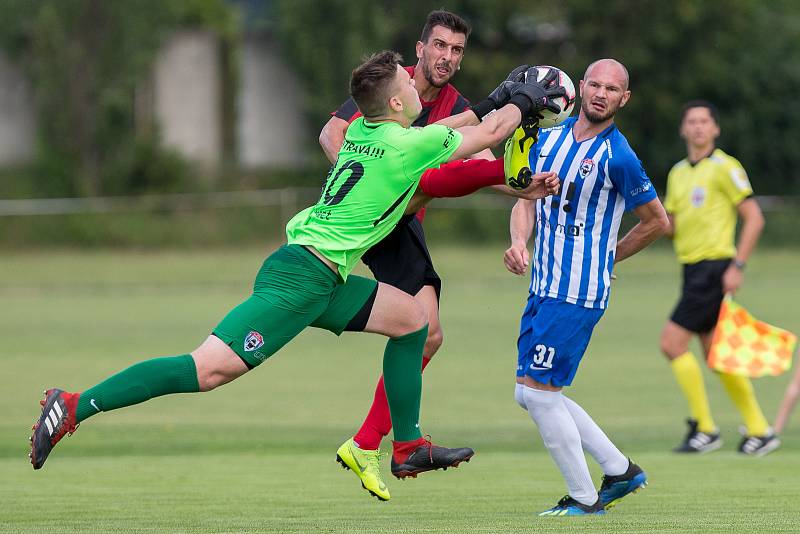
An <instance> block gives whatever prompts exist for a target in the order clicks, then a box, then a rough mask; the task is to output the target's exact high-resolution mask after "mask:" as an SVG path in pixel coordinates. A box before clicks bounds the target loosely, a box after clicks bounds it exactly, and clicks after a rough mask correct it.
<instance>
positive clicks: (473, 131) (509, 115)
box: [449, 104, 522, 161]
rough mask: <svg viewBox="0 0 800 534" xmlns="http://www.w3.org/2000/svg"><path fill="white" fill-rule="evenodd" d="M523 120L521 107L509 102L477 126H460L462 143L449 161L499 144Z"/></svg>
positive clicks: (466, 156)
mask: <svg viewBox="0 0 800 534" xmlns="http://www.w3.org/2000/svg"><path fill="white" fill-rule="evenodd" d="M469 113H470V114H472V112H469ZM473 116H474V115H473ZM521 120H522V113H521V112H520V109H519V108H518V107H517V106H515V105H512V104H509V105H506V106H503V107H502V108H501V109H499V110H497V111H496V112H494V113H492V114H491V115H489V116H488V117H486V118H485V119H484V120H483V122H481V123H480V124H478V125H477V126H466V127H464V128H459V129H458V131H459V132H460V133H461V135H462V138H461V144H460V145H459V146H458V148H457V149H456V150H455V152H453V154H452V155H451V156H450V160H449V161H453V160H457V159H464V158H468V157H469V156H470V155H472V154H475V153H476V152H480V151H481V150H483V149H485V148H490V147H493V146H497V145H499V144H500V143H501V142H503V141H504V140H505V139H506V137H508V136H509V135H511V134H512V133H513V132H514V130H515V129H516V128H517V126H519V123H520V121H521Z"/></svg>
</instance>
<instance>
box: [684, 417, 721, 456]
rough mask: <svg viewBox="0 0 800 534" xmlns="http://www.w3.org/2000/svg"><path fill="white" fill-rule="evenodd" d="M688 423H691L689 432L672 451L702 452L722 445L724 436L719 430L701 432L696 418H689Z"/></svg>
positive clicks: (713, 449)
mask: <svg viewBox="0 0 800 534" xmlns="http://www.w3.org/2000/svg"><path fill="white" fill-rule="evenodd" d="M686 423H687V424H688V425H689V432H687V434H686V437H685V438H684V440H683V443H681V444H680V445H678V446H677V447H675V448H674V449H672V452H681V453H688V454H702V453H705V452H711V451H715V450H717V449H719V448H720V447H722V438H721V437H720V435H719V432H714V433H708V432H700V431H699V430H697V421H696V420H694V419H687V420H686Z"/></svg>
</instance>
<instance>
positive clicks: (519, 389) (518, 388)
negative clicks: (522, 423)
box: [514, 384, 528, 412]
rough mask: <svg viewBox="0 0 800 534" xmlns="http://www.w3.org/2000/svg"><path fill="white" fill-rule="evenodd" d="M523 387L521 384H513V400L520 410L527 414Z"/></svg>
mask: <svg viewBox="0 0 800 534" xmlns="http://www.w3.org/2000/svg"><path fill="white" fill-rule="evenodd" d="M524 387H525V386H523V385H522V384H514V400H515V401H517V404H519V407H520V408H522V409H523V410H525V411H526V412H527V411H528V407H527V406H526V405H525V394H524V391H525V390H524V389H523V388H524Z"/></svg>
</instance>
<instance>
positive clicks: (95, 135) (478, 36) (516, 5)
mask: <svg viewBox="0 0 800 534" xmlns="http://www.w3.org/2000/svg"><path fill="white" fill-rule="evenodd" d="M441 7H443V8H446V9H450V10H452V11H455V12H457V13H459V14H461V15H463V16H464V17H465V18H467V19H468V20H469V21H470V22H471V23H472V25H473V28H474V29H473V33H472V36H471V37H470V39H469V42H468V46H467V52H466V56H465V58H464V62H463V65H462V69H461V71H460V72H459V73H458V74H457V75H456V76H455V78H454V79H453V82H454V83H455V85H456V86H457V87H458V88H459V89H460V90H461V92H462V93H463V94H464V95H465V96H466V97H467V98H469V99H471V100H473V101H475V100H478V99H480V98H481V97H483V96H484V95H486V94H487V93H488V92H489V91H490V90H491V89H493V88H494V87H495V85H496V84H497V83H498V81H499V80H501V79H502V78H503V77H504V76H505V75H506V73H507V72H508V71H509V70H510V69H511V68H512V67H514V66H516V65H517V64H520V63H549V64H555V65H558V66H560V67H562V68H563V69H564V70H565V71H567V72H568V73H569V74H570V75H571V76H572V78H573V79H574V80H575V81H576V82H577V80H579V79H580V77H581V75H582V74H583V71H584V69H585V67H586V65H587V64H588V63H589V62H591V61H592V60H594V59H597V58H600V57H614V58H617V59H619V60H620V61H622V62H623V63H625V64H626V65H627V67H628V69H629V71H630V74H631V88H632V91H633V99H632V100H631V101H630V104H629V105H628V106H627V107H626V109H625V110H624V111H623V112H622V113H621V114H620V115H619V117H618V122H619V125H620V126H621V128H622V130H623V132H625V134H626V135H627V137H628V138H629V140H630V141H631V144H632V145H633V146H634V148H635V149H636V150H637V152H638V154H639V156H640V158H641V159H642V161H643V162H644V165H645V168H646V169H647V171H648V173H649V174H650V176H651V177H652V179H653V181H654V183H655V185H656V186H657V188H658V189H659V190H660V191H662V192H663V188H664V185H665V177H666V173H667V171H668V170H669V168H670V166H671V165H672V164H674V163H675V162H676V161H677V160H679V159H680V158H681V157H683V155H684V148H683V144H682V141H681V140H680V139H679V137H678V135H677V128H678V121H679V111H680V108H681V105H682V103H684V102H685V101H687V100H689V99H693V98H706V99H709V100H711V101H713V102H715V103H716V104H717V105H718V106H719V108H720V111H721V116H722V119H721V122H722V137H721V139H720V142H719V144H720V146H721V147H723V148H724V149H725V150H727V151H728V152H729V153H731V154H733V155H735V156H736V157H737V158H739V159H740V160H741V161H742V163H743V164H744V166H745V168H746V169H748V171H749V173H750V175H751V179H752V181H753V183H754V186H755V189H756V191H757V193H759V194H769V195H796V194H798V193H800V172H798V169H800V151H797V150H796V149H795V146H794V145H795V143H796V140H797V139H798V138H800V100H798V98H797V97H796V94H795V93H796V88H797V87H799V86H800V3H798V2H795V1H791V0H771V1H770V2H761V1H758V0H702V1H701V0H675V1H670V2H662V1H658V0H641V1H634V0H608V1H606V2H603V3H602V4H598V3H597V2H595V1H592V0H566V1H564V0H562V1H551V0H543V1H538V2H518V1H512V0H496V1H492V2H486V1H470V0H461V1H447V2H442V3H431V2H422V1H409V2H403V3H395V2H384V1H379V2H376V1H369V0H351V1H347V2H345V1H343V0H333V1H326V2H316V1H312V0H236V1H233V0H231V1H225V0H136V1H134V0H117V1H114V2H104V1H102V0H0V10H2V12H3V13H14V14H15V15H14V16H12V17H2V18H1V19H0V47H2V50H3V51H4V52H5V53H6V55H8V56H9V57H10V58H11V61H12V62H13V63H14V64H15V65H17V67H18V68H19V69H21V71H22V72H24V75H25V77H26V79H27V80H28V81H29V83H30V90H31V93H32V95H33V106H34V108H35V112H36V115H37V121H36V136H35V141H36V143H35V144H36V146H35V153H34V155H33V157H32V158H29V160H28V161H25V162H24V163H21V164H19V165H15V166H11V168H6V170H5V171H3V172H0V198H20V197H62V196H63V197H73V196H98V195H129V194H141V193H146V192H177V191H208V190H230V189H248V188H262V187H280V186H285V185H308V186H314V187H316V186H318V184H319V183H320V182H321V180H322V177H323V176H324V174H323V173H324V170H325V168H326V166H327V163H326V161H325V160H324V157H323V155H322V152H321V150H320V149H319V146H318V145H317V141H316V137H317V134H318V132H319V129H320V128H321V127H322V125H323V124H324V122H325V121H326V120H327V118H328V113H329V112H330V111H332V110H334V109H336V107H338V105H339V104H340V103H341V102H342V101H343V100H344V99H345V98H346V96H347V87H348V78H349V74H350V71H351V69H352V68H353V67H354V66H355V65H357V64H358V63H359V60H360V59H361V58H362V56H364V55H365V54H367V53H370V52H373V51H377V50H380V49H384V48H392V49H396V50H398V51H400V52H401V53H402V54H403V55H404V56H405V58H406V61H407V63H409V64H412V63H414V62H415V57H414V44H415V42H416V40H417V39H418V38H419V33H420V30H421V27H422V25H423V23H424V20H425V16H426V14H427V13H428V12H429V11H430V10H431V9H436V8H441ZM183 29H201V30H203V31H207V32H209V33H210V34H212V35H214V36H215V39H216V40H215V46H216V47H217V49H218V50H217V52H218V54H217V55H216V56H215V57H216V61H218V62H219V66H218V67H219V73H220V75H219V77H220V80H219V84H220V90H219V95H218V97H217V100H218V101H217V105H218V106H219V110H218V111H219V115H220V117H221V118H220V123H221V124H220V126H219V134H218V136H219V137H220V139H219V151H220V157H219V159H218V161H217V162H216V164H214V165H212V166H208V165H205V166H203V165H197V164H196V162H193V161H192V158H186V157H184V156H183V155H181V154H180V153H179V152H178V151H176V150H174V149H172V148H170V147H168V146H164V143H162V141H163V139H162V136H161V133H160V132H159V127H158V124H157V123H156V124H153V123H152V121H150V120H147V119H144V118H142V116H141V113H140V112H138V111H137V98H139V96H140V95H139V96H137V93H140V92H141V91H140V90H139V89H137V87H140V84H141V82H142V80H143V79H146V78H147V77H148V73H149V72H150V69H152V68H153V64H154V62H155V61H156V59H157V57H158V53H159V50H160V49H161V47H163V46H164V43H165V42H166V41H167V39H168V38H169V36H170V35H172V34H174V32H176V31H178V30H183ZM253 35H258V36H261V37H263V38H266V39H268V40H269V41H270V43H273V44H274V46H275V49H276V50H277V51H278V54H279V57H280V59H281V61H282V62H283V64H284V66H285V68H287V69H288V70H289V71H290V72H291V73H292V74H293V75H296V76H297V77H298V79H299V84H300V87H301V89H302V93H303V97H302V99H301V103H300V106H299V108H300V109H299V113H300V115H298V118H297V120H298V121H302V122H303V123H304V124H305V126H306V128H305V129H304V132H303V135H302V136H300V138H299V139H300V142H299V144H298V146H297V148H296V149H297V150H299V151H302V152H303V153H304V157H303V160H302V164H299V165H282V166H281V165H277V166H275V165H273V166H269V165H267V166H265V167H263V168H252V167H249V168H247V169H243V168H242V165H241V157H240V156H241V154H240V152H241V147H240V139H239V138H240V137H241V135H242V134H241V130H240V129H239V127H238V126H237V121H240V117H239V115H237V113H238V111H237V109H238V108H239V107H241V103H240V92H239V91H240V89H241V85H242V81H243V79H244V78H245V73H243V70H242V69H243V66H242V65H244V63H242V57H243V44H245V43H247V42H248V41H247V40H248V38H249V37H251V36H253ZM270 82H271V83H275V84H280V83H282V82H281V79H280V78H277V77H276V78H274V79H271V80H270ZM268 149H269V147H268V146H265V150H268Z"/></svg>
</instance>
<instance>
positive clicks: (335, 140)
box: [319, 117, 350, 163]
mask: <svg viewBox="0 0 800 534" xmlns="http://www.w3.org/2000/svg"><path fill="white" fill-rule="evenodd" d="M348 126H350V123H348V122H347V121H346V120H344V119H340V118H339V117H331V118H330V120H329V121H328V122H326V123H325V126H323V127H322V131H321V132H320V133H319V144H320V145H321V146H322V151H323V152H325V156H326V157H327V158H328V160H329V161H330V162H331V163H336V157H337V156H338V155H339V150H341V148H342V144H343V143H344V134H345V132H347V127H348Z"/></svg>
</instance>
